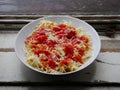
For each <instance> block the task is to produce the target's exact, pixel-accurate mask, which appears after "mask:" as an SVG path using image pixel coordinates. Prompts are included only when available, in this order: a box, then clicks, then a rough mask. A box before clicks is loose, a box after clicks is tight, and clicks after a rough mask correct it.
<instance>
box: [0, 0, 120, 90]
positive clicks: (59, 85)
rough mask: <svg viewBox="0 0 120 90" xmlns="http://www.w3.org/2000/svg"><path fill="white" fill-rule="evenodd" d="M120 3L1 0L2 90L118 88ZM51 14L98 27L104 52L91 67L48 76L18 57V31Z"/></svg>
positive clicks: (64, 0) (0, 59)
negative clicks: (70, 17)
mask: <svg viewBox="0 0 120 90" xmlns="http://www.w3.org/2000/svg"><path fill="white" fill-rule="evenodd" d="M27 2H29V5H28V4H27ZM78 2H79V3H78ZM80 2H82V3H80ZM88 2H89V3H88ZM106 2H107V3H106ZM118 2H119V0H114V1H113V0H109V2H108V1H107V0H104V1H97V0H94V1H90V0H86V1H84V0H75V1H73V0H61V1H59V0H41V1H37V0H36V1H30V0H3V1H0V90H6V89H7V90H13V89H15V90H16V89H19V90H39V89H45V90H47V89H54V90H56V89H59V90H61V89H70V90H73V89H83V90H101V89H104V90H106V89H110V90H114V89H116V90H117V89H119V87H120V15H119V14H120V8H119V6H120V5H119V3H118ZM34 4H35V6H34V7H33V6H32V5H34ZM53 5H55V6H53ZM91 5H94V6H91ZM44 6H45V7H44ZM88 6H90V7H88ZM101 6H102V7H101ZM111 6H114V7H111ZM41 8H42V9H41ZM89 8H92V9H89ZM109 10H111V11H109ZM51 14H55V15H56V14H57V15H58V14H62V15H70V16H73V17H76V18H79V19H82V20H85V21H86V22H88V23H89V24H91V25H92V26H93V27H94V28H95V29H96V30H97V32H98V33H99V35H100V38H101V43H102V46H101V52H100V53H99V55H98V57H97V58H96V60H95V61H94V62H93V63H92V64H91V65H90V66H88V67H87V68H85V69H83V70H82V71H79V72H77V73H74V74H71V75H65V76H49V75H44V74H41V73H38V72H35V71H32V70H31V69H29V68H27V67H26V66H25V65H23V63H21V61H20V60H19V59H18V58H17V56H16V54H15V51H14V43H15V39H16V35H17V33H18V32H19V30H20V29H21V28H22V27H23V26H24V25H25V24H27V23H29V22H30V21H32V20H34V19H37V18H40V17H43V16H46V15H51Z"/></svg>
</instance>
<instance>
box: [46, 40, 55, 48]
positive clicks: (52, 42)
mask: <svg viewBox="0 0 120 90" xmlns="http://www.w3.org/2000/svg"><path fill="white" fill-rule="evenodd" d="M46 43H47V45H48V46H52V47H53V46H54V45H55V44H57V42H56V41H55V40H47V41H46Z"/></svg>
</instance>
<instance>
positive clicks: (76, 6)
mask: <svg viewBox="0 0 120 90" xmlns="http://www.w3.org/2000/svg"><path fill="white" fill-rule="evenodd" d="M119 6H120V3H119V0H109V1H108V0H102V1H101V0H92V1H91V0H74V1H73V0H32V1H31V0H1V1H0V14H41V15H42V14H112V15H113V14H114V15H115V14H118V15H119V14H120V8H119Z"/></svg>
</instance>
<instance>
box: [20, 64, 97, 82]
mask: <svg viewBox="0 0 120 90" xmlns="http://www.w3.org/2000/svg"><path fill="white" fill-rule="evenodd" d="M21 71H22V72H23V73H22V74H23V77H24V80H25V81H27V82H41V83H45V82H49V83H56V84H57V83H59V82H63V83H64V82H66V84H67V82H68V84H69V82H71V83H72V82H90V81H93V77H94V74H95V72H96V65H95V62H94V63H92V64H91V65H89V66H88V67H87V68H85V69H83V70H81V71H78V72H76V73H73V74H69V75H61V76H55V75H46V74H42V73H39V72H36V71H33V70H31V69H29V68H28V67H26V66H25V65H23V64H21Z"/></svg>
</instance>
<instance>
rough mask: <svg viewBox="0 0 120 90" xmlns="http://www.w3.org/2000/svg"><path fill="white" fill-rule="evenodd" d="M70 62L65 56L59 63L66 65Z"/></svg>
mask: <svg viewBox="0 0 120 90" xmlns="http://www.w3.org/2000/svg"><path fill="white" fill-rule="evenodd" d="M69 63H70V59H69V58H65V59H64V60H62V61H61V62H60V65H68V64H69Z"/></svg>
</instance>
